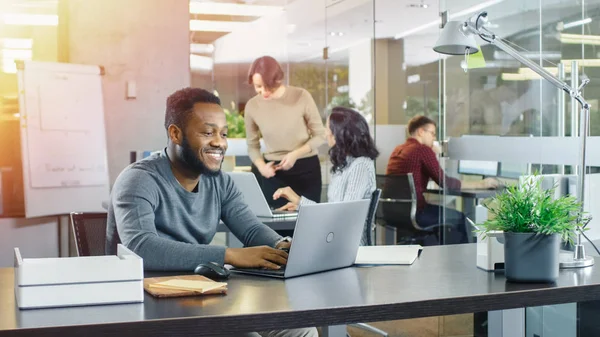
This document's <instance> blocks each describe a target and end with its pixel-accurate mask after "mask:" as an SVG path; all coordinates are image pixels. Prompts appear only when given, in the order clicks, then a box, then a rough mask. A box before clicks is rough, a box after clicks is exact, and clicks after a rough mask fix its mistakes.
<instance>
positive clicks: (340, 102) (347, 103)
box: [327, 92, 356, 111]
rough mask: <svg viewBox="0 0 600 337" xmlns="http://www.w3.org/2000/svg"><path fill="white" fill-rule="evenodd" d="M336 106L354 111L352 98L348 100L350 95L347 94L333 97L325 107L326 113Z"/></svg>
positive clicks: (354, 106) (354, 105)
mask: <svg viewBox="0 0 600 337" xmlns="http://www.w3.org/2000/svg"><path fill="white" fill-rule="evenodd" d="M336 106H343V107H345V108H351V109H356V104H354V101H353V100H352V98H350V95H348V93H347V92H345V93H342V94H340V95H338V96H335V97H333V98H332V99H331V102H329V104H328V105H327V111H331V109H333V108H334V107H336Z"/></svg>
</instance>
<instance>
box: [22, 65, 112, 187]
mask: <svg viewBox="0 0 600 337" xmlns="http://www.w3.org/2000/svg"><path fill="white" fill-rule="evenodd" d="M25 80H26V84H27V88H26V93H25V97H26V99H25V103H26V108H27V109H26V111H27V115H26V116H25V117H26V125H24V127H25V131H26V133H27V139H28V142H27V156H28V162H29V173H30V184H31V187H33V188H47V187H68V186H98V185H106V184H108V165H107V160H106V139H105V134H104V108H103V101H102V95H101V94H100V93H101V92H102V87H101V79H100V76H98V75H94V74H87V73H75V72H59V73H57V72H53V71H40V72H38V73H36V75H35V76H34V75H32V76H27V75H26V78H25Z"/></svg>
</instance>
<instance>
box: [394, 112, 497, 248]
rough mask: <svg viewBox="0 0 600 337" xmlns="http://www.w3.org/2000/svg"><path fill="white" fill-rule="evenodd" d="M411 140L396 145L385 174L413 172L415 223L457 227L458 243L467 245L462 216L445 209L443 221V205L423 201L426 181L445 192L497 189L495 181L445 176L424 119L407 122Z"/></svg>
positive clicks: (430, 127) (432, 134)
mask: <svg viewBox="0 0 600 337" xmlns="http://www.w3.org/2000/svg"><path fill="white" fill-rule="evenodd" d="M408 133H409V135H410V137H409V138H408V139H407V140H406V143H404V144H402V145H398V146H397V147H396V148H395V149H394V151H393V152H392V155H391V156H390V160H389V162H388V166H387V171H386V175H399V174H407V173H412V174H413V179H414V182H415V190H416V194H417V214H416V220H417V223H418V224H419V226H421V227H423V228H427V227H431V226H434V225H436V224H440V223H445V224H451V225H454V226H456V229H457V230H458V232H460V233H461V234H462V236H463V237H462V238H460V239H459V241H460V242H467V236H466V226H465V215H464V214H462V213H461V212H458V211H456V210H454V209H450V208H446V216H445V219H442V218H441V215H442V206H438V205H431V204H428V203H427V202H426V201H425V197H424V195H423V192H425V191H426V190H427V183H428V182H429V179H432V180H433V181H435V182H436V183H437V184H438V186H440V187H442V188H446V189H450V190H452V189H454V190H458V189H461V188H464V189H489V188H496V187H497V186H498V182H497V180H495V179H492V178H486V179H483V180H480V181H464V182H461V181H460V180H458V179H455V178H452V177H449V176H447V175H446V174H445V173H444V170H442V168H441V167H440V164H439V162H438V160H437V157H436V154H435V152H434V151H433V143H434V141H435V139H436V125H435V122H434V121H433V120H432V119H430V118H427V117H425V116H415V117H413V118H412V119H411V120H410V121H409V122H408Z"/></svg>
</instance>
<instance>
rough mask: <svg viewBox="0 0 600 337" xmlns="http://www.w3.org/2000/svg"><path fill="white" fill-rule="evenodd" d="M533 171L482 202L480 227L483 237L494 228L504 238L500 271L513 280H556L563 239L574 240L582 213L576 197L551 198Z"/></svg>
mask: <svg viewBox="0 0 600 337" xmlns="http://www.w3.org/2000/svg"><path fill="white" fill-rule="evenodd" d="M555 189H556V186H554V187H553V188H551V189H547V190H544V189H542V188H541V179H540V177H539V176H537V175H533V176H531V177H529V178H525V179H523V180H522V181H521V182H520V183H519V184H517V185H514V186H509V187H508V188H507V189H506V190H505V191H504V192H502V193H500V194H498V195H497V196H496V197H494V198H492V199H491V200H490V201H489V202H487V203H484V206H485V207H486V208H487V209H488V210H489V213H490V215H491V216H490V219H489V220H487V221H486V222H485V223H483V224H482V225H480V226H479V230H480V231H481V232H483V234H484V236H486V235H488V234H490V233H492V232H497V231H502V232H504V237H503V239H502V238H499V239H500V241H501V242H503V243H504V268H505V269H504V273H505V276H506V278H507V280H509V281H514V282H554V281H556V279H557V278H558V270H559V253H560V243H561V240H563V241H567V242H573V239H574V237H575V235H576V233H577V231H578V230H582V229H583V223H585V221H586V220H587V219H586V215H585V214H584V213H583V207H582V206H581V203H579V202H578V201H577V199H576V198H575V197H574V196H570V195H567V196H563V197H560V198H554V190H555Z"/></svg>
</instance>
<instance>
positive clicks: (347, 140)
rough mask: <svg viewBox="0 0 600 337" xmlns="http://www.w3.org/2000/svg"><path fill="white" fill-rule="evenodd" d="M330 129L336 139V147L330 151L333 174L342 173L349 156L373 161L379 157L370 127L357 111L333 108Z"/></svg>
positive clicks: (339, 107)
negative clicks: (367, 158)
mask: <svg viewBox="0 0 600 337" xmlns="http://www.w3.org/2000/svg"><path fill="white" fill-rule="evenodd" d="M329 128H330V129H331V133H332V134H333V137H334V138H335V145H334V146H333V147H332V148H331V149H329V157H330V158H331V162H332V163H333V167H332V168H331V172H332V173H335V172H339V171H342V170H343V169H344V168H345V167H346V166H347V165H348V162H347V161H346V157H347V156H351V157H354V158H358V157H369V158H371V159H373V160H375V158H377V156H379V151H377V148H376V147H375V144H374V142H373V138H371V133H370V132H369V125H368V124H367V121H366V120H365V118H364V117H363V116H362V115H361V114H360V113H358V112H357V111H354V110H352V109H350V108H345V107H341V106H338V107H335V108H333V109H332V110H331V114H330V115H329Z"/></svg>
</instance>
